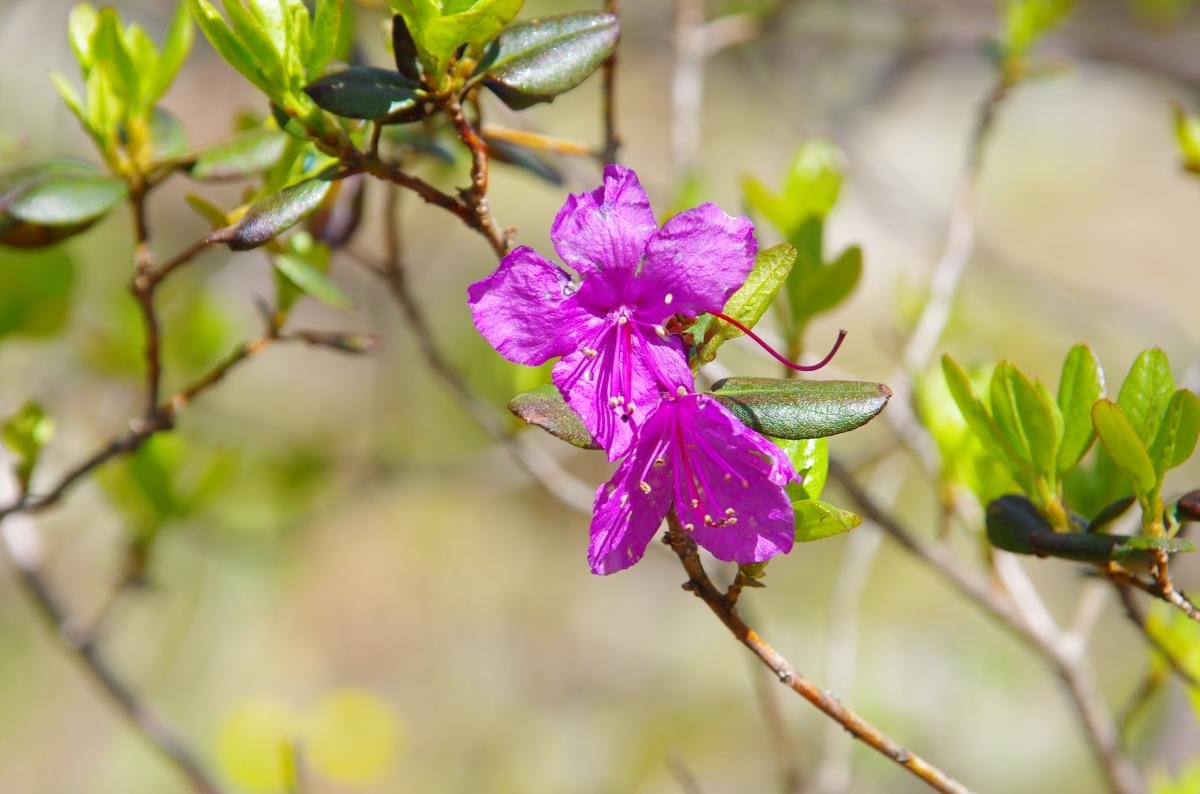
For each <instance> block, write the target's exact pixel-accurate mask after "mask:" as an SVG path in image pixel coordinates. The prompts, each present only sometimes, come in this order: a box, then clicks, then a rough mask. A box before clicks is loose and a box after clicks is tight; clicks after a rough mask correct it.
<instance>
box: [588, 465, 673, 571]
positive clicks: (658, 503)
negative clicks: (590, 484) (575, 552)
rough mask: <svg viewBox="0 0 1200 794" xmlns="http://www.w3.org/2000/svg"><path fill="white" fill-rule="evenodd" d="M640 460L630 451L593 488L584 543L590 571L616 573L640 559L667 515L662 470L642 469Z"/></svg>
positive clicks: (667, 499)
mask: <svg viewBox="0 0 1200 794" xmlns="http://www.w3.org/2000/svg"><path fill="white" fill-rule="evenodd" d="M642 463H643V461H642V459H641V458H639V456H638V455H636V454H635V455H630V456H629V457H628V458H626V459H625V460H624V462H623V463H621V465H620V466H619V467H618V468H617V472H616V474H614V475H613V477H612V479H611V480H609V481H608V482H606V483H605V484H603V485H601V486H600V488H599V489H598V490H597V491H596V503H595V507H594V510H593V514H592V527H591V543H590V544H589V546H588V565H589V566H591V569H592V573H595V574H600V575H601V576H604V575H607V574H610V573H616V572H617V571H620V570H624V569H625V568H628V567H629V566H630V565H633V564H634V563H635V562H637V561H638V560H640V559H641V558H642V555H643V554H645V553H646V546H647V545H649V543H650V541H651V540H653V539H654V533H655V532H656V531H657V530H658V528H659V526H660V525H661V524H662V521H663V518H665V517H666V515H667V509H668V508H669V507H670V503H671V489H670V487H669V485H668V484H667V482H666V480H665V479H664V476H663V472H662V470H661V469H654V468H653V467H652V468H651V470H650V471H647V472H644V473H643V472H641V471H639V467H641V466H642ZM643 477H644V478H645V479H643ZM643 483H644V485H643Z"/></svg>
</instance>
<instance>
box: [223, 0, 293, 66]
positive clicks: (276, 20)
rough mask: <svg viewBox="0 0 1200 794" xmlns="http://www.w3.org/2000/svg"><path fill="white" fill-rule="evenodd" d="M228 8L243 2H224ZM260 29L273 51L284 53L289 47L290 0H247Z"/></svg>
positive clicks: (236, 0)
mask: <svg viewBox="0 0 1200 794" xmlns="http://www.w3.org/2000/svg"><path fill="white" fill-rule="evenodd" d="M223 2H224V3H225V6H226V8H227V9H228V6H229V5H231V4H232V3H240V2H243V0H223ZM245 3H246V4H247V5H248V6H249V10H250V13H251V14H253V15H254V19H255V20H256V21H257V22H258V27H259V28H260V29H261V30H262V32H263V33H265V34H266V36H267V38H269V39H270V40H271V46H272V49H274V50H275V52H279V53H282V52H283V51H284V50H286V49H287V46H288V30H287V21H286V20H287V10H286V8H285V6H287V5H290V3H289V2H288V0H245Z"/></svg>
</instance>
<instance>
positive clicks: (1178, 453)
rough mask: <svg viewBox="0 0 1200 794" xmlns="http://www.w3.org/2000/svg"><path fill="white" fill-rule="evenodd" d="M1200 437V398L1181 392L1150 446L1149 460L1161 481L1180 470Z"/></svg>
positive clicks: (1185, 390) (1177, 393)
mask: <svg viewBox="0 0 1200 794" xmlns="http://www.w3.org/2000/svg"><path fill="white" fill-rule="evenodd" d="M1197 437H1200V397H1197V396H1196V395H1195V394H1193V393H1192V392H1190V391H1188V390H1187V389H1179V390H1178V391H1176V392H1175V394H1174V396H1172V397H1171V401H1170V402H1169V403H1167V410H1166V412H1165V413H1164V414H1163V419H1162V423H1161V424H1160V425H1159V427H1158V434H1157V435H1156V436H1155V437H1154V442H1153V443H1152V444H1151V445H1150V450H1149V452H1150V460H1151V461H1152V462H1153V463H1154V471H1155V473H1156V474H1157V475H1158V478H1159V479H1160V480H1161V479H1162V476H1163V474H1165V473H1166V472H1167V470H1169V469H1173V468H1175V467H1176V466H1180V465H1182V464H1183V463H1184V461H1186V460H1187V459H1188V458H1190V457H1191V456H1192V452H1193V451H1195V449H1196V440H1197Z"/></svg>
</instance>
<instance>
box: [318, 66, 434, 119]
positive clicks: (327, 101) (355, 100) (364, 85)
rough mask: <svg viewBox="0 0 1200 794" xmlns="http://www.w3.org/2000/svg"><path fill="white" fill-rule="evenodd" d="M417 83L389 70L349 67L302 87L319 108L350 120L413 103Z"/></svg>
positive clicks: (408, 107)
mask: <svg viewBox="0 0 1200 794" xmlns="http://www.w3.org/2000/svg"><path fill="white" fill-rule="evenodd" d="M417 88H418V86H417V84H416V83H414V82H413V81H411V80H409V79H408V78H407V77H404V76H403V75H401V74H399V73H398V72H393V71H391V70H389V69H379V68H376V67H374V66H352V67H350V68H348V69H343V70H342V71H340V72H334V73H333V74H327V75H325V76H324V77H322V78H321V79H319V80H317V81H315V82H313V83H310V84H309V85H307V86H305V88H304V93H306V94H308V95H309V96H310V97H312V100H313V101H314V102H316V103H317V105H319V106H320V107H321V108H322V109H324V110H328V111H329V112H330V113H333V114H334V115H337V116H345V117H346V118H352V119H378V118H382V117H384V116H387V115H389V114H392V113H397V112H400V111H403V110H408V109H410V108H412V107H415V106H416V104H417Z"/></svg>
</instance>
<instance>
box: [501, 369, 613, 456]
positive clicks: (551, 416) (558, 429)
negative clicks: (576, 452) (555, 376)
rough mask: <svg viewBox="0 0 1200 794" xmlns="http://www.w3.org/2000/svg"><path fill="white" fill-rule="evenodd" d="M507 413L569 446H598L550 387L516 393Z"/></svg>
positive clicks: (581, 447) (574, 414) (559, 394)
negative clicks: (509, 412)
mask: <svg viewBox="0 0 1200 794" xmlns="http://www.w3.org/2000/svg"><path fill="white" fill-rule="evenodd" d="M508 410H509V411H511V412H512V413H513V415H514V416H516V417H518V418H520V419H523V420H524V421H525V423H526V424H531V425H537V426H538V427H540V428H542V429H543V430H545V431H546V432H547V433H549V434H550V435H552V436H554V437H556V438H561V439H562V440H563V441H566V442H567V443H568V444H570V445H572V446H575V447H579V448H580V449H600V445H599V444H597V443H596V442H595V440H594V439H593V438H592V434H591V433H589V432H588V429H587V428H586V427H584V424H583V420H582V419H580V418H579V415H578V414H577V413H575V412H574V411H572V410H571V409H570V408H569V407H568V406H567V403H566V401H564V400H563V397H562V393H561V392H559V390H558V388H557V387H556V386H554V385H553V384H547V385H545V386H539V387H538V388H536V389H534V390H532V391H527V392H525V393H524V394H518V395H517V396H516V397H514V398H512V400H511V401H510V402H509V403H508Z"/></svg>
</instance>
